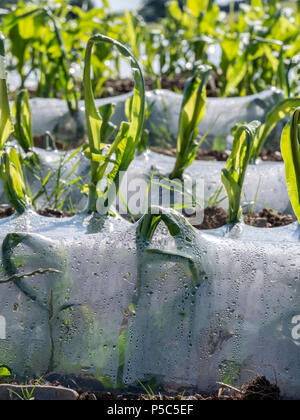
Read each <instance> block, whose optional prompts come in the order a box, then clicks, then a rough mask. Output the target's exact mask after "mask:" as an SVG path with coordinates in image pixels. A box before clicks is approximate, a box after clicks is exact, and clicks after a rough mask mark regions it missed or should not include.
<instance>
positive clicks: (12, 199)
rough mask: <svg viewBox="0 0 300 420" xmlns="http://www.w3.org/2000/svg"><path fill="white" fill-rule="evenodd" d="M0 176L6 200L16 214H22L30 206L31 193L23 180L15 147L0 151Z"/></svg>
mask: <svg viewBox="0 0 300 420" xmlns="http://www.w3.org/2000/svg"><path fill="white" fill-rule="evenodd" d="M0 156H1V160H0V178H1V179H2V181H3V183H4V191H5V193H6V197H7V199H8V202H9V203H10V204H11V205H12V207H14V209H15V210H16V212H17V213H18V214H23V213H24V212H25V211H26V210H27V209H28V208H30V207H31V198H30V197H31V193H30V191H29V187H28V185H26V182H25V180H24V175H23V171H22V166H21V162H20V159H19V156H18V154H17V152H16V151H15V149H13V148H11V149H10V151H8V150H2V151H1V152H0Z"/></svg>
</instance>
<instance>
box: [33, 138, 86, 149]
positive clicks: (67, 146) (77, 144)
mask: <svg viewBox="0 0 300 420" xmlns="http://www.w3.org/2000/svg"><path fill="white" fill-rule="evenodd" d="M33 140H34V145H35V147H39V148H40V149H45V148H46V146H45V136H34V139H33ZM84 143H85V140H82V141H80V142H72V143H70V144H65V143H62V142H60V141H58V140H55V145H56V147H57V150H61V151H64V152H68V151H70V150H75V149H77V148H78V147H80V146H82V145H83V144H84Z"/></svg>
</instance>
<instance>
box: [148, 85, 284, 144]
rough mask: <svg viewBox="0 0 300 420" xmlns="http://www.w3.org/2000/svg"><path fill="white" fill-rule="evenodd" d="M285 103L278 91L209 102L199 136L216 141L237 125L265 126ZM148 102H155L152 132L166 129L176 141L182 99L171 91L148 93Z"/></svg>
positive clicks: (150, 127) (209, 99)
mask: <svg viewBox="0 0 300 420" xmlns="http://www.w3.org/2000/svg"><path fill="white" fill-rule="evenodd" d="M282 99H283V92H282V91H280V90H278V89H275V88H272V89H269V90H266V91H263V92H261V93H258V94H257V95H251V96H244V97H236V98H208V99H207V111H206V116H205V117H204V118H203V120H202V121H201V122H200V124H199V132H200V133H201V134H202V135H204V134H206V133H207V132H209V135H210V137H212V138H214V137H215V136H222V137H227V136H228V135H229V134H230V133H231V129H232V127H233V126H234V125H235V124H237V123H245V122H247V123H249V122H251V121H253V120H259V121H262V122H263V121H264V120H265V117H266V115H267V113H268V111H270V109H272V108H273V107H274V105H276V104H277V103H278V102H279V101H280V100H282ZM147 102H148V103H149V104H151V103H153V102H154V106H153V108H152V113H151V117H150V119H149V122H148V128H149V130H150V132H152V133H153V125H154V126H155V129H156V130H155V131H157V129H159V127H160V126H162V127H163V128H164V129H166V130H167V131H170V134H171V135H172V137H173V138H174V139H176V138H177V131H178V121H179V115H180V109H181V102H182V95H179V94H176V93H174V92H171V91H167V90H157V91H154V92H148V93H147ZM166 115H167V118H166ZM273 137H274V136H273ZM154 140H155V136H153V137H152V141H154ZM276 140H277V141H278V139H276ZM229 146H230V144H229Z"/></svg>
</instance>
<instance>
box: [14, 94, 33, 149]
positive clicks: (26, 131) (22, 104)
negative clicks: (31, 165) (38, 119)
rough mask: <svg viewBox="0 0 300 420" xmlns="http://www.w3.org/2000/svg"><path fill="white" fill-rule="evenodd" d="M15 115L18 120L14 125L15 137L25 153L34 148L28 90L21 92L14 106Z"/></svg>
mask: <svg viewBox="0 0 300 420" xmlns="http://www.w3.org/2000/svg"><path fill="white" fill-rule="evenodd" d="M13 115H14V118H15V120H16V122H15V124H14V136H15V138H16V139H17V140H18V142H19V144H20V146H21V147H22V149H23V150H24V152H25V153H28V152H29V151H30V150H31V149H33V147H34V141H33V135H32V123H31V110H30V106H29V101H28V92H27V90H21V91H20V92H19V93H18V95H17V98H16V102H15V103H14V106H13Z"/></svg>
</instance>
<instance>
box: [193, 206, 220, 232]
mask: <svg viewBox="0 0 300 420" xmlns="http://www.w3.org/2000/svg"><path fill="white" fill-rule="evenodd" d="M227 219H228V214H227V212H226V211H225V210H224V209H222V208H221V207H207V208H206V209H205V210H204V220H203V223H202V224H201V225H198V226H195V228H196V229H199V230H210V229H218V228H220V227H222V226H225V225H226V223H227Z"/></svg>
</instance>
